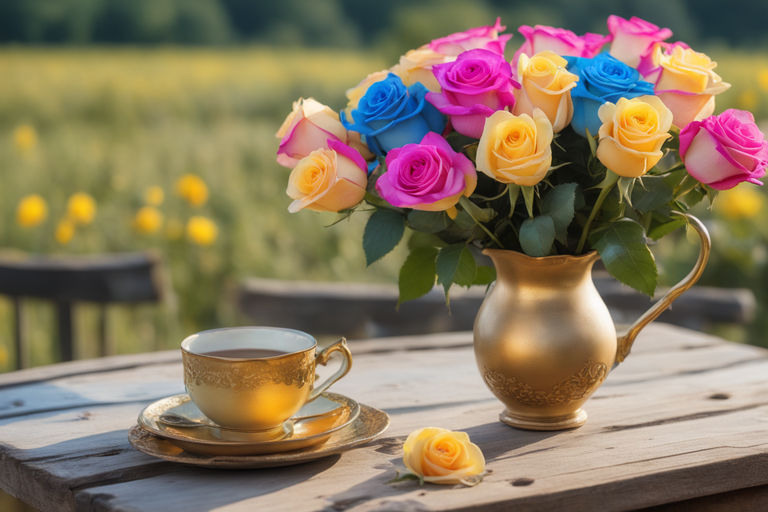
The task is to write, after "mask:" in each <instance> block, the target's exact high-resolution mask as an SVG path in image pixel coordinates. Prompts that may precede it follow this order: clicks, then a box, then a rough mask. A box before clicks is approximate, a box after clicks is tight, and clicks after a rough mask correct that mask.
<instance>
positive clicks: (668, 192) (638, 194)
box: [630, 176, 674, 213]
mask: <svg viewBox="0 0 768 512" xmlns="http://www.w3.org/2000/svg"><path fill="white" fill-rule="evenodd" d="M673 192H674V187H673V186H672V184H671V183H670V181H669V180H668V179H667V177H666V176H643V179H642V181H641V182H640V186H639V187H635V188H634V190H633V191H632V203H630V204H632V206H633V208H634V209H635V210H638V211H640V212H643V213H645V212H650V211H653V210H655V209H657V208H660V207H662V206H664V205H666V204H667V203H669V202H670V201H672V196H673Z"/></svg>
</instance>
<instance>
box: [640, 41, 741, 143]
mask: <svg viewBox="0 0 768 512" xmlns="http://www.w3.org/2000/svg"><path fill="white" fill-rule="evenodd" d="M657 52H658V53H657V54H656V56H655V58H656V59H658V63H659V65H660V66H661V74H660V75H659V78H658V81H657V82H656V87H655V91H656V95H657V96H658V97H659V98H661V101H663V102H664V104H665V105H666V106H667V107H669V109H670V110H671V111H672V114H673V115H674V120H673V123H674V125H675V126H677V127H678V128H685V127H686V126H687V125H688V123H690V122H691V121H700V120H702V119H704V118H705V117H708V116H710V115H712V113H713V112H714V111H715V95H717V94H720V93H721V92H723V91H725V90H727V89H728V88H729V87H730V86H731V84H729V83H726V82H723V79H722V78H720V76H719V75H718V74H717V73H715V71H714V69H715V67H716V66H717V63H716V62H714V61H713V60H712V59H710V58H709V57H708V56H707V55H705V54H703V53H699V52H696V51H693V50H692V49H690V48H683V47H681V46H675V47H674V48H672V51H671V52H670V53H661V52H660V50H657Z"/></svg>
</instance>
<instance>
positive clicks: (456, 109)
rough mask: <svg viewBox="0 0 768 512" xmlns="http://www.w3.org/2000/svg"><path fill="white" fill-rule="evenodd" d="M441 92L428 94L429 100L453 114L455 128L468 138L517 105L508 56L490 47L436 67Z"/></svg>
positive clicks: (471, 51)
mask: <svg viewBox="0 0 768 512" xmlns="http://www.w3.org/2000/svg"><path fill="white" fill-rule="evenodd" d="M432 70H433V72H434V73H435V78H437V82H438V83H439V84H440V87H441V88H442V92H441V93H435V92H430V93H427V101H429V102H430V103H432V104H433V105H434V106H435V107H437V109H438V110H439V111H440V112H442V113H443V114H446V115H448V116H450V118H451V123H452V124H453V128H454V129H455V130H456V131H457V132H459V133H461V134H463V135H466V136H468V137H474V138H476V139H479V138H480V135H482V133H483V125H484V124H485V118H487V117H489V116H490V115H491V114H493V113H494V112H496V111H497V110H503V109H506V108H508V107H510V108H511V107H513V106H514V104H515V96H514V94H513V92H512V91H513V89H514V88H518V89H519V88H520V84H518V83H517V82H515V81H514V80H513V79H512V68H511V66H510V65H509V62H507V61H505V60H504V57H503V56H501V55H499V54H498V53H494V52H492V51H490V50H483V49H476V50H469V51H466V52H464V53H462V54H461V55H459V56H458V57H457V58H456V60H455V61H453V62H447V63H445V64H439V65H436V66H433V67H432Z"/></svg>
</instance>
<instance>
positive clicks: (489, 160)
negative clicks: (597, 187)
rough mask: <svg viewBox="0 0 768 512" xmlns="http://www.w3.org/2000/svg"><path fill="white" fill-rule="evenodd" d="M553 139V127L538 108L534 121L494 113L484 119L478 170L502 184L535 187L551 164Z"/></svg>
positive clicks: (527, 116)
mask: <svg viewBox="0 0 768 512" xmlns="http://www.w3.org/2000/svg"><path fill="white" fill-rule="evenodd" d="M552 136H553V133H552V125H551V124H550V122H549V119H547V115H546V114H545V113H544V112H542V111H541V110H540V109H538V108H537V109H534V111H533V118H531V116H529V115H528V114H520V115H519V116H516V115H514V114H511V113H509V112H507V111H505V110H497V111H496V112H494V113H493V114H492V115H491V116H490V117H489V118H487V119H486V120H485V127H484V128H483V135H482V136H481V137H480V143H479V144H478V146H477V162H476V167H477V170H478V171H480V172H482V173H485V174H487V175H488V176H490V177H491V178H493V179H495V180H497V181H500V182H502V183H514V184H516V185H528V186H531V185H535V184H537V183H538V182H540V181H541V180H542V179H544V176H546V175H547V171H548V170H549V167H550V165H551V164H552V148H551V146H550V144H551V143H552Z"/></svg>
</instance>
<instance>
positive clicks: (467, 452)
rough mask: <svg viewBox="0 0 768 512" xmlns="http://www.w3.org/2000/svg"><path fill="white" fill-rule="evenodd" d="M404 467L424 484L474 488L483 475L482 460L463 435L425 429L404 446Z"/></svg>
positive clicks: (478, 450)
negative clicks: (461, 485) (472, 486)
mask: <svg viewBox="0 0 768 512" xmlns="http://www.w3.org/2000/svg"><path fill="white" fill-rule="evenodd" d="M403 463H404V464H405V467H406V468H408V470H409V471H410V472H411V473H413V474H414V475H416V476H418V477H419V478H420V479H421V480H423V481H425V482H430V483H435V484H465V485H475V484H477V483H478V482H479V481H480V479H481V478H482V476H483V474H484V473H485V457H483V452H482V451H481V450H480V448H479V447H478V446H477V445H476V444H474V443H472V442H471V441H470V440H469V436H468V435H467V434H466V433H465V432H453V431H451V430H446V429H444V428H438V427H427V428H422V429H420V430H417V431H415V432H412V433H411V435H409V436H408V439H406V440H405V444H404V445H403Z"/></svg>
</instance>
